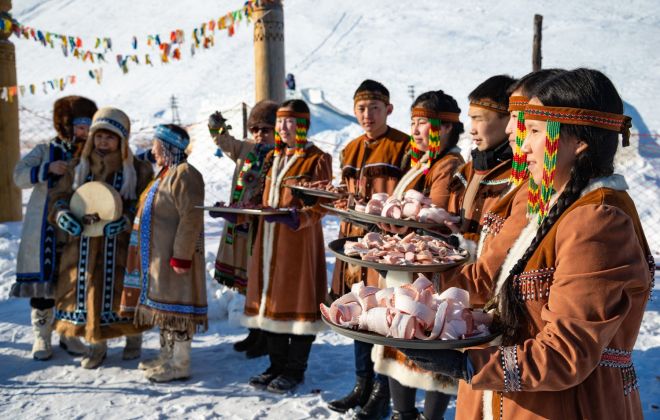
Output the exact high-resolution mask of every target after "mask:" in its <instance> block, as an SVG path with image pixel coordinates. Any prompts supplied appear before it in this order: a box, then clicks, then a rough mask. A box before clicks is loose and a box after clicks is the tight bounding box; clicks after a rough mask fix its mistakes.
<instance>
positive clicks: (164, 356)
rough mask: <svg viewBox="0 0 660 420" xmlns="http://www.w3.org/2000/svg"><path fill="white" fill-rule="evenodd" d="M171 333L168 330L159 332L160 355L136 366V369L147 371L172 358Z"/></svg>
mask: <svg viewBox="0 0 660 420" xmlns="http://www.w3.org/2000/svg"><path fill="white" fill-rule="evenodd" d="M171 335H172V332H171V331H169V330H163V329H161V330H160V354H159V355H158V357H156V358H154V359H149V360H145V361H143V362H140V364H138V369H141V370H148V369H153V368H155V367H157V366H160V365H162V364H164V363H165V362H166V361H168V360H170V359H171V358H172V352H173V350H174V340H171V339H170V336H171Z"/></svg>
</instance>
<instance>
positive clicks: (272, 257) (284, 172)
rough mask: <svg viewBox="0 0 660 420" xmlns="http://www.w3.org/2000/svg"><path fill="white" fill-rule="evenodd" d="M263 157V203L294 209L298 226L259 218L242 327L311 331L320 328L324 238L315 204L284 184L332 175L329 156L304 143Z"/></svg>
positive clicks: (320, 213)
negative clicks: (300, 149)
mask: <svg viewBox="0 0 660 420" xmlns="http://www.w3.org/2000/svg"><path fill="white" fill-rule="evenodd" d="M266 159H273V164H272V166H271V168H270V170H269V172H268V175H267V177H266V185H265V188H264V195H263V204H264V205H267V206H271V207H276V208H278V207H295V208H298V209H299V210H298V214H299V216H300V226H299V227H298V229H296V230H295V231H294V230H291V229H290V228H289V227H288V226H286V225H284V224H281V223H267V222H264V219H263V218H259V225H258V230H257V237H256V240H255V243H254V248H253V253H252V256H251V258H250V261H249V264H248V278H249V281H248V287H247V295H246V301H245V316H244V317H243V320H242V323H243V325H244V326H246V327H248V328H260V329H262V330H265V331H270V332H274V333H286V334H296V335H305V334H315V333H317V332H318V331H320V330H322V329H323V328H324V325H323V322H322V321H321V313H320V310H319V305H320V304H321V303H322V302H325V298H326V295H327V290H328V289H327V288H328V286H327V276H326V266H325V242H324V240H323V229H322V227H321V218H322V217H323V214H324V212H323V209H322V208H321V207H319V206H318V205H314V206H308V207H304V206H303V203H302V201H301V200H299V199H298V198H295V197H294V196H293V194H292V192H291V189H290V188H286V187H284V186H285V185H296V184H302V183H303V182H314V181H324V180H325V181H329V180H330V179H332V158H331V157H330V155H329V154H327V153H324V152H323V151H322V150H320V149H319V148H318V147H316V146H314V145H312V144H311V143H307V147H306V149H305V154H304V155H291V156H287V157H285V156H284V154H282V155H280V156H278V157H273V153H272V152H271V153H270V154H269V155H268V156H267V157H266Z"/></svg>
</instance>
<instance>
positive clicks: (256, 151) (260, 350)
mask: <svg viewBox="0 0 660 420" xmlns="http://www.w3.org/2000/svg"><path fill="white" fill-rule="evenodd" d="M276 112H277V103H275V102H273V101H268V100H265V101H261V102H258V103H257V104H256V105H255V106H254V108H252V111H250V116H249V117H248V122H247V124H248V130H249V131H250V133H251V134H252V138H250V139H245V140H238V139H236V138H234V137H233V136H232V135H231V134H229V133H228V132H227V131H226V130H225V129H224V119H223V118H222V115H221V114H220V113H219V112H216V113H214V114H213V115H211V117H210V118H209V129H210V131H211V136H212V137H213V141H214V142H215V144H216V145H217V146H218V147H219V148H220V149H221V150H222V152H223V153H224V154H225V155H226V156H227V157H229V158H230V159H231V160H233V161H234V162H235V163H236V169H234V176H233V178H232V187H231V196H230V203H232V204H234V203H251V204H260V203H261V195H262V188H263V183H261V182H259V178H260V176H261V173H262V167H263V164H264V158H265V157H266V155H267V154H268V152H270V151H271V150H273V148H274V144H275V113H276ZM266 172H268V168H266V169H265V172H263V173H266ZM250 227H251V225H250V224H243V225H236V224H234V223H231V222H229V221H227V222H225V225H224V228H223V231H222V237H221V238H220V246H219V248H218V255H217V258H216V260H215V279H216V280H217V281H218V282H219V283H220V284H224V285H226V286H228V287H233V288H235V289H237V290H238V291H239V292H240V293H242V294H245V290H246V288H247V263H248V256H249V255H250V249H249V244H250V243H251V241H250V240H249V238H250V236H251V235H252V234H253V231H252V229H251V228H250ZM234 350H236V351H245V354H246V356H247V357H248V359H251V358H254V357H259V356H263V355H265V354H266V341H265V337H262V336H261V334H260V330H258V329H256V328H250V333H249V334H248V336H247V338H245V339H244V340H242V341H239V342H237V343H235V344H234Z"/></svg>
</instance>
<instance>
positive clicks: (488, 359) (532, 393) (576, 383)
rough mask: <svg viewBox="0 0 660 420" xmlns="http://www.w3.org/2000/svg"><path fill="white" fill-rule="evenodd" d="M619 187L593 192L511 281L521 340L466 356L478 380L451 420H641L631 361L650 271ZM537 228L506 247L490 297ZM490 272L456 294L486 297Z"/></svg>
mask: <svg viewBox="0 0 660 420" xmlns="http://www.w3.org/2000/svg"><path fill="white" fill-rule="evenodd" d="M617 178H619V181H617ZM622 183H623V184H625V182H624V181H622V178H621V177H617V176H612V177H609V178H605V180H604V181H599V182H595V183H594V184H593V185H592V186H590V187H588V188H587V189H586V190H585V191H584V192H583V195H582V197H581V198H580V199H578V200H577V201H576V202H575V203H573V205H572V206H571V207H570V208H569V209H567V210H566V211H565V212H564V213H563V214H562V215H561V217H560V218H559V220H558V221H557V222H556V223H555V224H554V226H553V227H552V228H551V229H550V231H549V233H548V234H547V235H546V237H545V238H544V239H543V240H542V242H541V244H540V245H539V247H538V248H537V249H536V251H535V252H534V254H533V255H532V257H531V258H530V260H529V262H528V263H527V265H526V267H525V270H524V272H523V273H522V274H521V275H519V276H518V277H517V278H516V279H515V286H516V291H517V293H518V295H519V297H520V298H521V299H522V300H523V301H524V302H525V309H526V311H527V314H528V316H527V318H526V320H527V322H525V323H524V324H523V330H522V331H521V334H522V335H523V338H522V340H521V341H520V342H519V343H517V344H515V345H512V346H500V347H489V348H487V349H480V350H469V357H470V360H471V361H472V364H473V366H474V368H475V372H476V373H475V375H474V376H473V378H472V383H471V384H466V383H464V382H461V383H460V386H459V394H458V400H457V411H456V417H457V418H458V419H481V418H510V419H521V418H522V419H527V418H539V417H542V418H565V419H582V418H590V419H592V418H593V419H601V418H612V419H637V418H641V417H642V409H641V403H640V399H639V392H638V391H637V389H636V388H637V379H636V377H635V373H634V368H633V365H632V360H631V357H630V356H631V352H632V348H633V346H634V343H635V340H636V338H637V334H638V332H639V328H640V325H641V321H642V317H643V315H644V309H645V306H646V302H647V300H648V298H649V295H650V292H651V288H652V279H653V274H654V273H653V269H654V263H653V259H652V257H651V256H650V255H651V254H650V251H649V248H648V245H647V243H646V239H645V237H644V233H643V231H642V228H641V224H640V221H639V217H638V215H637V211H636V209H635V206H634V204H633V202H632V200H631V199H630V197H629V196H628V195H627V194H626V193H625V192H623V191H619V190H617V189H621V188H620V185H621V184H622ZM512 223H513V218H509V219H507V220H506V221H505V222H504V224H503V226H502V229H501V230H500V233H499V235H498V236H497V237H496V238H494V239H493V243H492V244H491V245H492V246H491V249H493V248H496V247H498V246H499V243H500V240H501V238H505V237H506V236H507V231H508V230H509V229H511V228H513V229H518V228H517V227H514V226H513V224H512ZM536 228H537V226H536V222H535V221H532V223H531V224H529V225H528V226H527V227H526V228H525V229H524V230H523V231H522V233H521V234H520V236H519V238H518V239H517V240H516V242H515V243H514V245H513V246H512V247H511V251H510V253H509V255H508V256H507V258H506V260H505V262H504V264H503V266H502V269H501V272H500V273H499V278H498V281H497V283H495V290H496V293H497V291H498V290H499V289H500V287H501V286H502V284H503V280H504V279H505V278H506V276H505V275H504V273H508V271H509V270H510V268H511V267H512V266H513V265H514V264H515V262H516V261H517V260H518V259H519V258H520V256H522V254H523V253H524V252H525V250H526V249H527V247H528V245H529V244H530V243H531V241H532V239H533V237H534V236H535V234H536ZM505 245H506V246H507V247H508V245H509V244H505ZM490 252H492V251H488V253H490ZM485 257H486V254H484V258H485ZM484 258H482V259H480V260H479V261H478V262H477V263H476V264H477V265H479V264H480V263H483V261H482V260H484ZM467 268H468V267H466V269H467ZM498 268H499V267H498ZM488 272H490V273H494V272H496V271H495V270H482V271H481V275H480V276H477V277H475V276H471V275H469V274H468V275H466V277H465V282H464V284H463V285H462V286H463V287H465V288H467V289H468V290H469V291H470V293H471V294H472V293H476V294H482V295H483V293H484V290H488V289H491V290H492V288H493V285H494V282H493V277H490V278H488V275H486V273H488Z"/></svg>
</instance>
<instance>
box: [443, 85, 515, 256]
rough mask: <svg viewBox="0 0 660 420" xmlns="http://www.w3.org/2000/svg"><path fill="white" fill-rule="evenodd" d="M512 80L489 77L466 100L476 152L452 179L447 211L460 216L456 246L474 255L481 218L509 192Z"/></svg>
mask: <svg viewBox="0 0 660 420" xmlns="http://www.w3.org/2000/svg"><path fill="white" fill-rule="evenodd" d="M515 82H516V80H515V79H513V78H511V77H509V76H505V75H498V76H493V77H491V78H489V79H487V80H486V81H484V82H483V83H481V84H480V85H479V86H477V87H476V88H475V89H474V90H473V91H472V92H471V93H470V95H469V96H468V98H469V99H470V108H469V111H468V116H469V117H470V121H471V128H470V135H471V136H472V141H473V142H474V144H475V146H476V148H475V149H474V150H472V160H470V162H468V163H467V164H465V165H464V166H463V167H462V168H461V169H460V170H459V171H458V172H457V173H456V175H454V181H453V184H452V186H451V188H452V190H453V191H452V194H451V197H450V202H449V208H448V210H449V211H450V212H452V213H456V214H458V215H460V216H461V222H460V226H456V233H460V234H461V235H462V237H461V238H460V245H461V247H463V248H466V249H467V250H468V251H469V252H470V255H474V254H475V252H476V248H477V242H478V240H479V232H481V217H482V215H483V214H485V212H486V211H487V210H488V209H489V208H490V207H492V206H493V204H495V203H496V202H497V201H498V200H499V198H500V197H501V196H502V195H504V194H505V193H506V191H507V190H508V188H509V176H510V175H511V159H512V157H513V151H512V150H511V147H510V146H509V143H508V135H507V133H506V126H507V124H508V122H509V94H508V89H509V87H510V86H511V85H512V84H513V83H515Z"/></svg>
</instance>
